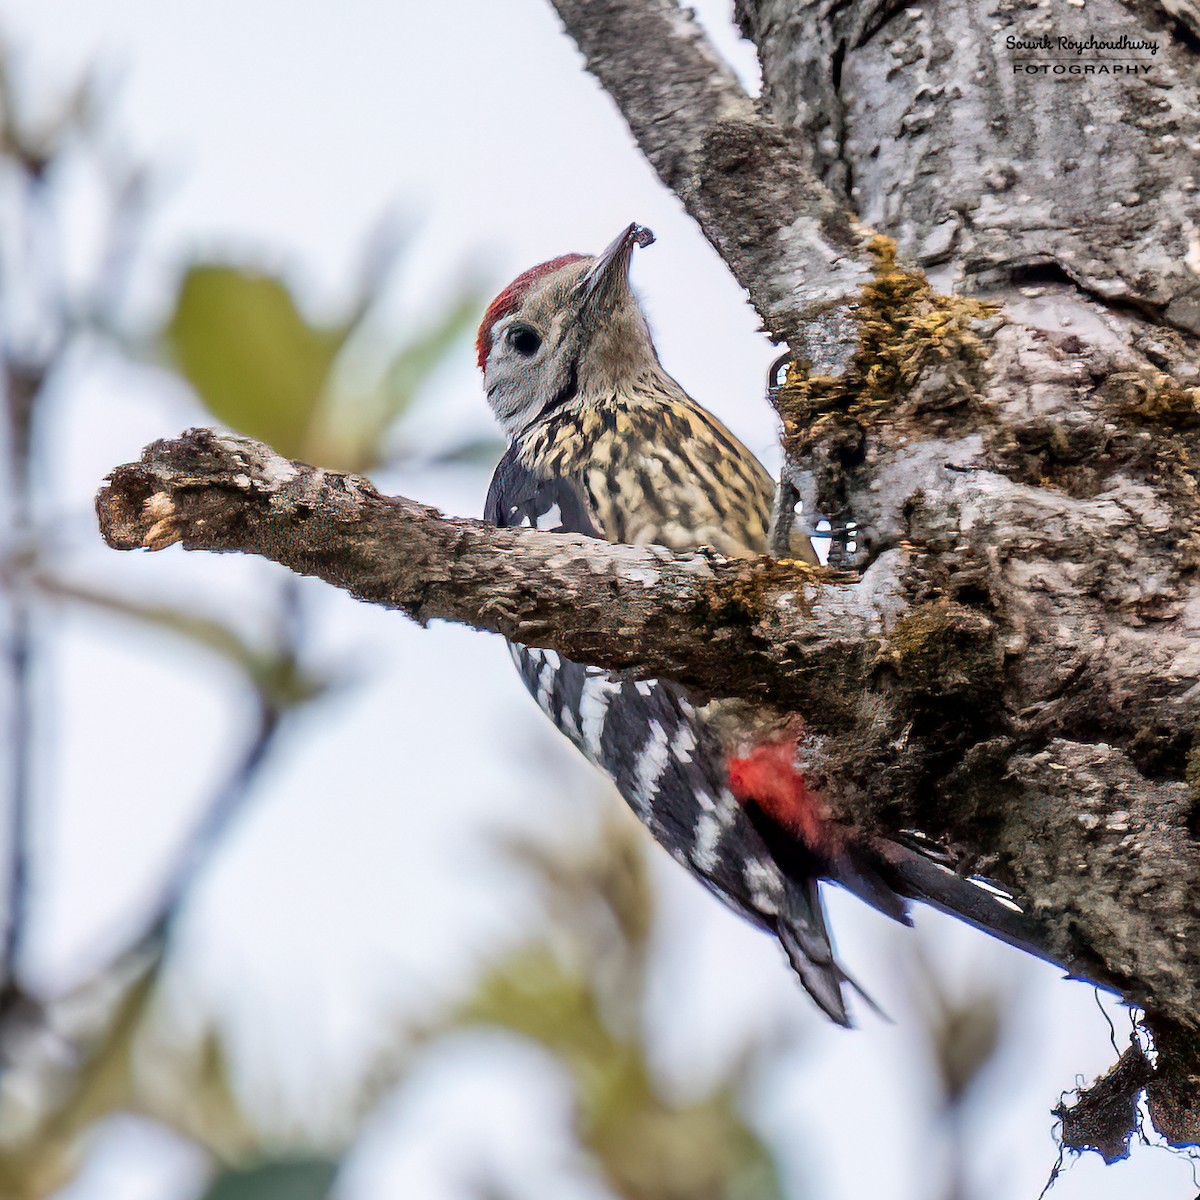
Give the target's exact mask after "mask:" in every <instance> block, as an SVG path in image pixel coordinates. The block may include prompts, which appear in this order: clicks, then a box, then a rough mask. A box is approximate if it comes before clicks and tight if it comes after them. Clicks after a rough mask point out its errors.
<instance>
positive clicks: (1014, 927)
mask: <svg viewBox="0 0 1200 1200" xmlns="http://www.w3.org/2000/svg"><path fill="white" fill-rule="evenodd" d="M842 859H845V860H849V861H841V860H842ZM832 868H833V869H832V870H831V872H830V877H831V878H832V879H833V880H834V882H836V883H839V884H841V885H842V886H843V887H845V888H846V889H847V890H848V891H850V892H852V893H854V894H855V895H856V896H858V897H859V898H860V899H862V900H865V901H866V902H867V903H868V904H870V905H872V907H874V908H877V909H880V910H881V911H883V912H885V913H887V914H888V915H889V916H893V917H897V916H898V914H897V913H896V911H895V907H896V905H897V904H899V905H901V906H902V908H903V910H904V911H903V912H902V913H901V914H899V916H898V919H900V920H902V921H904V923H905V924H911V920H910V919H909V917H908V914H907V905H906V904H905V901H907V900H916V901H918V902H919V903H921V904H928V905H929V906H930V907H931V908H936V909H938V910H939V911H941V912H944V913H947V914H948V915H950V916H952V917H957V918H958V919H959V920H960V921H965V922H966V923H967V924H968V925H973V926H974V927H975V928H976V929H980V930H982V931H983V932H984V933H987V934H990V935H991V936H992V937H994V938H996V939H998V940H999V941H1001V942H1004V943H1005V944H1006V945H1009V946H1013V947H1015V948H1016V949H1018V950H1023V951H1024V952H1025V953H1026V954H1032V955H1034V956H1035V957H1037V958H1040V959H1043V960H1044V961H1045V962H1050V963H1054V965H1055V966H1058V967H1061V968H1062V969H1063V970H1064V971H1066V972H1067V973H1068V974H1069V975H1071V976H1072V977H1073V978H1076V979H1083V980H1086V981H1087V982H1089V983H1093V984H1096V985H1097V986H1099V987H1111V986H1112V985H1111V984H1107V983H1104V982H1103V981H1102V980H1101V979H1099V978H1097V976H1098V975H1099V974H1100V971H1099V969H1098V964H1094V963H1090V962H1085V961H1083V960H1082V959H1078V958H1070V959H1068V960H1066V961H1064V959H1063V957H1062V956H1061V955H1059V954H1056V953H1055V952H1053V951H1052V950H1051V949H1050V939H1049V936H1048V934H1047V932H1046V930H1045V928H1044V927H1043V926H1042V924H1041V923H1040V922H1039V921H1038V920H1037V919H1036V918H1035V917H1033V916H1031V915H1030V914H1029V913H1027V912H1024V911H1022V909H1021V908H1020V906H1019V905H1018V904H1016V902H1015V901H1014V900H1013V899H1012V897H1011V896H1009V895H1008V894H1007V893H1005V892H1004V891H1003V890H1002V889H1001V888H999V887H997V886H995V885H994V884H992V883H990V882H989V881H987V880H986V879H982V878H980V877H977V876H964V875H960V874H959V873H958V872H957V871H955V870H953V869H952V868H951V867H949V866H947V865H945V864H944V863H942V862H939V861H938V860H937V859H936V858H934V857H932V856H931V855H930V854H928V853H923V852H922V851H921V850H919V849H916V848H914V847H911V846H906V845H904V844H903V843H901V842H896V841H891V840H889V839H887V838H882V837H872V838H869V839H866V841H865V842H860V843H858V844H857V845H856V846H855V849H854V851H853V852H852V855H851V854H847V855H844V856H839V861H837V862H834V863H833V864H832ZM864 881H869V884H868V886H866V887H864V886H863V884H864ZM881 894H882V895H883V896H884V897H885V902H884V903H879V902H878V899H877V898H878V897H879V896H880V895H881Z"/></svg>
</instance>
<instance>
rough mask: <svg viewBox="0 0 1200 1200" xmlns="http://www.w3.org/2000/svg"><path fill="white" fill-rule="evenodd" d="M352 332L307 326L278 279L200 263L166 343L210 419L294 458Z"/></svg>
mask: <svg viewBox="0 0 1200 1200" xmlns="http://www.w3.org/2000/svg"><path fill="white" fill-rule="evenodd" d="M351 328H352V327H351V326H350V325H348V324H345V323H343V324H340V325H336V326H334V327H332V328H329V329H319V328H317V327H316V326H314V325H312V324H310V323H309V322H308V321H307V320H306V319H305V318H304V316H303V315H302V314H301V313H300V310H299V309H298V308H297V307H296V303H295V300H294V299H293V298H292V294H291V292H290V291H289V290H288V288H287V287H286V286H285V285H284V284H283V283H282V282H281V281H280V280H278V279H274V278H272V277H270V276H268V275H262V274H259V273H257V272H253V271H248V270H244V269H241V268H238V267H231V266H221V265H217V264H212V263H199V264H196V265H195V266H193V267H191V268H189V270H188V271H187V273H186V275H185V276H184V279H183V284H182V286H181V287H180V289H179V296H178V298H177V300H176V304H175V311H174V313H173V314H172V315H171V319H170V321H169V322H168V324H167V328H166V340H167V344H168V346H169V347H170V349H171V351H172V353H173V355H174V358H175V361H176V362H177V364H178V366H179V369H180V371H181V372H182V373H183V375H184V376H185V377H186V378H187V379H188V381H189V382H190V383H191V384H192V386H193V387H194V388H195V389H196V391H197V393H199V396H200V398H201V400H202V401H203V402H204V405H205V407H206V408H207V409H208V411H209V412H211V413H212V414H213V416H215V417H216V418H217V419H218V420H220V421H223V422H224V423H225V424H226V425H229V426H230V427H231V428H233V429H236V430H238V431H239V432H240V433H244V434H247V435H249V436H250V437H255V438H259V439H261V440H262V441H265V442H269V443H270V444H271V445H272V446H273V447H274V448H275V449H276V450H278V451H279V453H280V454H284V455H287V456H288V457H289V458H298V457H300V456H302V455H303V454H304V453H305V451H306V448H307V445H308V441H309V434H310V429H311V426H312V421H313V417H314V414H315V413H316V411H317V408H318V405H319V404H320V403H321V398H322V395H323V393H324V392H325V389H326V386H327V384H328V381H329V375H330V371H331V369H332V367H333V362H334V359H335V358H336V357H337V355H338V352H339V351H340V350H341V348H342V346H343V345H344V344H345V341H346V338H347V337H348V336H349V334H350V332H351Z"/></svg>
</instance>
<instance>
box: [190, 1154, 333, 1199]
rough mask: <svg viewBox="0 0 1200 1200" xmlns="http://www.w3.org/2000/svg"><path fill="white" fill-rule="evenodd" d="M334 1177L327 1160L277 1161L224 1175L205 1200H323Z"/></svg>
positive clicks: (214, 1183) (227, 1172)
mask: <svg viewBox="0 0 1200 1200" xmlns="http://www.w3.org/2000/svg"><path fill="white" fill-rule="evenodd" d="M336 1174H337V1163H336V1162H332V1161H330V1160H329V1159H325V1158H295V1159H277V1160H276V1161H274V1162H267V1163H262V1164H260V1165H258V1166H254V1167H247V1168H245V1169H242V1170H239V1169H233V1170H229V1171H225V1172H223V1173H222V1174H221V1175H220V1176H219V1177H218V1178H217V1179H216V1180H215V1181H214V1182H213V1185H212V1187H211V1188H209V1190H208V1191H207V1192H206V1193H205V1194H204V1200H325V1197H326V1196H328V1195H329V1189H330V1188H331V1187H332V1186H333V1177H334V1176H335V1175H336Z"/></svg>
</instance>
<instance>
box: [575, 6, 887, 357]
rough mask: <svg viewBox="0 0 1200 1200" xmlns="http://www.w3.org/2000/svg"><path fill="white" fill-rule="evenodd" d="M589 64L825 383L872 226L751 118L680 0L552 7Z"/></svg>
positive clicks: (866, 268) (853, 333) (847, 336)
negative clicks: (855, 215)
mask: <svg viewBox="0 0 1200 1200" xmlns="http://www.w3.org/2000/svg"><path fill="white" fill-rule="evenodd" d="M553 3H554V7H555V8H556V9H557V10H558V14H559V16H560V17H561V18H562V21H563V24H564V25H565V26H566V29H567V32H568V33H569V34H570V35H571V37H572V38H573V39H574V40H575V43H576V44H577V45H578V46H579V49H580V51H581V52H582V53H583V56H584V59H585V61H586V63H587V68H588V70H589V71H591V72H592V74H593V75H595V76H596V78H597V79H598V80H599V81H600V82H601V84H603V86H604V89H605V90H606V91H607V92H608V94H609V95H610V96H611V97H612V98H613V100H614V101H616V104H617V106H618V108H620V110H621V114H622V115H623V116H624V118H625V120H626V122H627V123H628V125H629V128H630V130H631V131H632V132H633V135H634V137H635V138H636V139H637V142H638V145H639V146H640V147H641V149H642V151H643V153H644V154H645V155H646V157H647V158H648V159H649V160H650V163H651V165H652V166H653V167H654V169H655V170H656V171H657V172H658V174H659V177H660V178H661V179H662V181H663V183H665V184H666V185H667V187H669V188H671V189H672V190H673V191H674V192H675V193H676V194H677V195H678V196H679V198H680V199H681V200H682V201H683V203H684V205H685V207H686V208H687V210H688V212H689V213H690V214H691V215H692V216H693V217H694V218H695V220H696V221H697V222H698V223H699V225H700V228H701V229H703V231H704V234H705V236H706V237H707V238H708V240H709V241H710V242H712V244H713V245H714V246H715V247H716V249H717V251H718V252H719V253H720V255H721V257H722V258H723V259H724V260H725V262H726V263H727V264H728V266H729V268H730V270H732V271H733V273H734V275H735V276H736V278H737V280H738V282H739V283H741V285H742V286H743V287H744V288H746V289H747V290H748V291H749V293H750V299H751V301H752V302H753V304H754V307H755V308H756V309H757V310H758V313H759V315H760V316H761V317H762V319H763V322H764V325H765V327H766V329H767V332H768V333H769V334H770V336H771V337H772V338H774V339H775V340H776V341H782V340H784V339H786V340H787V341H788V342H789V344H790V345H791V347H792V349H793V351H794V352H795V353H796V354H797V355H798V356H799V357H801V358H804V359H807V360H808V361H810V362H811V363H812V364H813V365H814V367H815V368H817V369H819V370H820V371H821V373H823V374H826V373H827V374H836V373H838V371H839V368H840V365H841V364H842V363H843V362H844V361H845V360H846V358H847V357H848V356H849V354H850V353H852V351H853V347H854V345H855V344H856V342H857V330H856V327H855V326H854V324H853V322H851V321H849V320H848V319H847V315H846V312H845V311H844V307H843V306H845V305H848V304H850V303H851V302H853V300H854V298H855V296H856V295H857V294H858V292H859V290H860V288H861V287H862V285H863V284H864V283H866V282H867V281H868V280H869V279H870V278H871V270H872V264H871V260H870V256H869V255H868V253H867V245H868V243H869V241H870V237H871V231H870V230H869V229H866V228H865V227H863V226H861V225H859V224H858V223H857V222H855V221H854V220H853V218H851V217H850V216H849V215H848V213H847V212H846V210H845V205H844V204H843V203H842V202H840V201H839V200H838V199H837V198H836V197H835V196H834V195H833V193H832V192H830V191H829V189H828V188H827V187H826V186H825V185H824V184H823V183H822V182H821V181H820V179H819V178H818V177H817V175H816V174H815V173H814V172H813V170H812V167H811V161H812V155H811V153H810V152H809V150H808V148H807V147H806V146H805V145H804V143H803V141H802V140H801V139H800V138H798V137H797V136H796V135H795V134H792V133H786V132H784V131H783V130H782V129H780V128H779V126H777V125H776V124H775V123H774V122H772V121H771V120H770V119H769V118H768V117H765V116H763V115H762V114H761V113H759V112H758V111H757V109H756V108H755V105H754V103H753V101H752V100H751V99H750V98H749V97H748V96H747V95H746V93H745V92H744V91H743V90H742V89H741V87H740V86H739V85H738V83H737V81H736V80H735V79H734V77H733V75H732V73H731V72H730V70H729V68H728V67H727V66H726V65H725V64H724V63H723V62H722V61H721V59H720V57H719V56H718V54H717V52H716V51H715V50H714V49H713V47H712V46H711V45H710V43H709V42H708V40H707V38H705V36H704V34H703V33H702V32H701V30H700V28H699V27H698V26H697V24H696V22H695V19H694V18H693V17H692V15H691V14H690V13H688V12H685V11H684V10H682V9H680V8H679V6H678V5H677V4H676V3H675V0H553Z"/></svg>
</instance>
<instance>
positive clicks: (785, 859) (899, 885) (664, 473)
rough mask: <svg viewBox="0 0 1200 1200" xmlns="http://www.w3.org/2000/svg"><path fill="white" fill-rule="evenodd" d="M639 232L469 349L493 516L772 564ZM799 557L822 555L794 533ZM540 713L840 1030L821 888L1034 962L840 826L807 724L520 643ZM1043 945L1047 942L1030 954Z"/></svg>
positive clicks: (558, 267) (565, 260) (735, 449)
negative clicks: (814, 759)
mask: <svg viewBox="0 0 1200 1200" xmlns="http://www.w3.org/2000/svg"><path fill="white" fill-rule="evenodd" d="M651 241H653V236H652V235H651V234H650V232H649V231H648V230H646V229H643V228H642V227H640V226H638V225H630V226H629V227H628V228H627V229H625V230H624V231H623V232H622V233H621V234H620V236H619V237H618V238H617V239H616V240H615V241H614V242H613V243H612V244H611V245H610V246H609V247H608V249H607V250H605V251H604V252H603V253H602V254H600V255H599V256H598V257H590V256H586V255H582V254H567V255H563V256H562V257H560V258H555V259H551V260H550V261H549V262H545V263H542V264H540V265H539V266H536V267H533V268H532V269H530V270H528V271H526V272H524V273H523V274H522V275H519V276H518V277H517V278H516V279H515V280H514V281H513V282H512V283H511V284H510V285H509V286H508V287H507V288H505V289H504V291H502V292H501V293H500V295H499V296H497V297H496V299H495V300H494V301H493V302H492V304H491V305H490V306H489V307H488V309H487V312H486V314H485V315H484V318H483V323H482V324H481V325H480V328H479V337H478V342H477V350H478V359H479V366H480V369H481V370H482V371H483V376H484V385H485V388H486V391H487V398H488V402H489V404H490V405H491V407H492V409H493V411H494V412H495V414H496V417H497V418H498V419H499V422H500V424H501V426H502V427H503V429H504V432H505V434H506V435H507V437H508V439H509V446H508V450H507V452H506V453H505V455H504V457H503V459H502V460H501V462H500V464H499V466H498V467H497V469H496V473H495V476H494V478H493V479H492V484H491V488H490V490H489V493H488V499H487V509H486V516H487V519H488V520H490V521H492V522H494V523H495V524H497V525H502V526H521V525H526V526H533V527H536V528H539V529H545V530H552V531H557V532H563V533H577V534H584V535H587V536H590V537H596V538H603V539H605V540H607V541H610V542H628V543H635V544H638V543H641V544H645V543H655V544H658V545H663V546H667V547H670V548H671V549H674V550H693V549H696V548H698V547H701V546H710V547H713V548H714V549H716V550H718V551H719V552H720V553H722V554H725V555H729V556H739V557H752V556H755V555H759V554H765V553H766V552H767V544H768V526H769V524H770V520H771V511H772V504H773V500H774V487H773V485H772V481H771V478H770V476H769V475H768V474H767V472H766V471H765V470H764V468H763V467H762V465H761V464H760V463H759V462H758V460H757V459H756V458H755V457H754V455H753V454H751V453H750V451H749V450H747V449H746V447H745V446H743V445H742V443H741V442H740V441H738V439H737V438H736V437H734V435H733V434H732V433H730V432H729V430H728V429H726V428H725V426H724V425H722V424H721V422H720V421H718V420H717V419H716V418H715V417H714V416H712V415H711V414H710V413H708V412H706V411H705V410H704V409H703V408H701V407H700V406H699V405H698V404H697V403H696V402H695V401H694V400H692V399H691V398H690V397H689V396H688V395H687V393H686V392H685V391H684V390H683V389H682V388H681V387H680V386H679V384H678V383H676V382H675V380H674V379H672V378H671V376H670V375H668V374H667V372H666V371H665V370H664V369H663V367H662V365H661V364H660V363H659V360H658V355H657V353H656V351H655V348H654V343H653V341H652V340H651V337H650V330H649V327H648V325H647V323H646V319H645V317H644V316H643V315H642V311H641V308H640V307H639V305H638V302H637V299H636V298H635V296H634V295H633V292H632V290H631V288H630V285H629V266H630V260H631V258H632V255H633V250H634V247H635V246H639V245H641V246H644V245H648V244H649V243H650V242H651ZM790 552H791V554H792V555H793V556H794V557H796V558H801V559H804V560H805V561H807V562H810V563H811V562H815V561H816V557H815V555H814V554H813V550H812V545H811V543H810V542H809V540H808V539H807V537H804V536H803V535H802V534H800V533H797V534H796V536H795V538H794V539H793V541H792V545H791V551H790ZM512 649H513V654H514V657H515V658H516V661H517V664H518V667H519V668H520V671H521V674H522V676H523V678H524V682H525V685H526V687H528V689H529V691H530V692H531V693H532V694H533V695H534V697H535V698H536V700H537V702H538V704H539V705H540V706H541V708H542V709H543V710H544V711H545V712H546V714H547V715H548V716H549V717H550V719H551V720H552V721H553V722H554V723H555V725H557V726H558V728H559V729H560V730H561V731H562V732H563V733H564V734H566V735H567V737H569V738H570V739H571V740H572V741H573V742H574V743H575V745H576V746H577V747H578V748H579V749H580V750H581V751H582V752H583V753H584V755H585V756H586V757H587V758H589V759H590V760H591V761H592V762H593V763H594V764H595V765H596V766H598V767H600V768H601V769H602V770H603V771H605V772H606V773H607V774H608V775H609V776H610V777H611V779H612V780H613V782H614V783H615V784H616V786H617V789H618V790H619V791H620V793H621V795H622V796H623V797H624V798H625V800H626V801H627V802H628V803H629V805H630V806H631V807H632V808H633V810H634V812H635V813H636V814H637V815H638V816H639V817H640V818H641V820H642V821H643V822H644V823H645V824H646V825H647V826H648V827H649V829H650V831H651V832H652V833H653V835H654V836H655V838H656V839H657V840H658V841H659V842H660V843H661V844H662V846H663V847H665V848H666V849H667V850H668V851H669V852H670V853H671V854H672V855H673V856H674V857H675V858H676V859H677V860H678V861H679V862H681V863H683V864H684V865H685V866H686V867H688V868H689V869H690V870H691V871H692V872H693V873H694V874H695V875H697V876H699V878H700V879H702V880H703V881H704V883H705V884H707V885H708V887H709V888H710V889H711V890H712V891H714V892H716V893H717V895H718V896H720V897H721V899H722V900H724V901H725V903H726V904H728V905H730V906H731V907H732V908H734V909H735V910H736V911H738V912H740V913H741V914H743V915H744V916H746V917H748V918H749V919H750V920H751V921H753V922H754V923H755V924H757V925H760V926H762V927H765V928H766V929H768V930H771V931H772V932H774V933H775V934H776V936H777V937H778V938H779V940H780V942H781V943H782V944H783V947H784V949H785V950H786V951H787V954H788V957H789V959H790V961H791V963H792V966H793V967H794V968H795V969H796V972H797V973H798V974H799V976H800V979H801V981H802V982H803V984H804V986H805V988H806V989H807V990H808V991H809V993H810V994H811V995H812V997H813V998H814V1000H816V1002H817V1003H818V1004H819V1005H820V1007H821V1008H822V1009H823V1010H824V1011H825V1012H826V1013H827V1014H828V1015H829V1016H830V1017H831V1018H832V1019H833V1020H835V1021H837V1022H838V1023H840V1024H847V1023H848V1022H847V1013H846V1006H845V999H844V996H843V984H845V983H847V982H849V980H848V977H847V976H846V974H845V973H844V972H843V971H842V970H841V968H840V967H839V966H838V964H837V962H836V961H835V959H834V956H833V950H832V947H831V944H830V939H829V934H828V931H827V929H826V923H825V916H824V912H823V909H822V905H821V899H820V895H819V893H818V886H817V885H818V881H819V880H821V879H829V880H832V881H834V882H837V883H840V884H842V885H843V886H845V887H847V888H848V889H849V890H851V891H853V892H854V893H855V894H857V895H858V896H860V897H861V898H862V899H864V900H866V901H867V902H868V903H870V904H871V905H873V906H874V907H876V908H878V909H880V910H882V911H883V912H885V913H887V914H888V915H890V916H892V917H895V918H896V919H898V920H901V921H906V922H907V919H908V917H907V903H906V902H907V900H909V899H918V900H923V901H925V902H927V903H931V904H934V905H935V906H937V907H939V908H942V909H945V910H948V911H951V912H954V913H956V914H957V915H959V916H961V917H964V918H965V919H966V920H968V921H970V922H972V923H973V924H975V925H977V926H979V927H981V928H984V929H987V930H988V931H989V932H991V933H993V934H996V935H997V936H999V937H1001V938H1003V939H1004V940H1006V941H1009V942H1012V943H1015V944H1017V945H1021V946H1023V947H1024V948H1026V949H1030V950H1034V946H1033V945H1032V944H1030V939H1029V937H1028V932H1027V929H1026V927H1025V926H1024V925H1023V924H1022V918H1021V914H1020V913H1018V912H1015V911H1013V907H1012V906H1011V905H1009V904H1007V903H1005V902H1004V901H1003V900H1001V899H999V898H998V897H997V896H996V895H995V894H994V893H992V892H991V891H988V890H986V889H984V888H981V887H978V886H976V884H975V883H973V882H971V881H969V880H966V879H963V878H961V877H959V876H958V875H956V874H955V873H954V872H953V871H951V870H948V869H947V868H946V867H944V866H942V865H940V864H939V863H937V862H935V861H934V860H933V859H932V858H930V857H926V856H925V855H924V854H922V853H919V852H918V851H917V850H914V849H913V848H911V847H908V846H902V845H899V844H897V843H895V842H891V841H885V840H883V839H881V838H877V837H865V836H856V835H855V833H854V831H852V830H849V829H846V828H844V827H842V826H841V825H837V824H835V823H834V822H833V821H831V820H830V819H829V816H828V814H827V812H826V810H825V808H824V806H823V804H822V802H821V799H820V797H819V796H818V795H816V794H814V793H813V792H812V791H811V790H810V789H809V788H808V787H807V786H806V785H805V781H804V778H803V776H802V775H801V773H800V771H799V770H798V769H797V767H796V765H795V749H796V737H797V733H798V731H799V728H800V724H799V719H798V718H796V717H789V716H785V715H781V714H778V713H774V712H767V711H765V710H762V709H758V708H754V707H752V706H750V705H747V704H745V703H740V702H736V701H715V702H711V703H708V704H705V703H704V702H703V700H702V699H701V698H698V697H695V696H692V695H690V694H689V692H688V691H687V690H686V689H685V688H683V687H681V686H679V685H678V684H675V683H672V682H671V681H669V680H664V679H656V680H650V681H646V680H634V679H632V678H628V677H625V676H622V675H621V674H616V673H613V672H610V671H606V670H603V669H601V668H597V667H592V666H587V665H584V664H580V663H575V662H571V661H568V660H566V659H563V658H561V657H560V656H558V655H557V654H555V653H553V652H552V651H548V650H536V649H531V648H527V647H523V646H517V645H514V646H513V647H512ZM1034 952H1036V950H1034Z"/></svg>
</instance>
